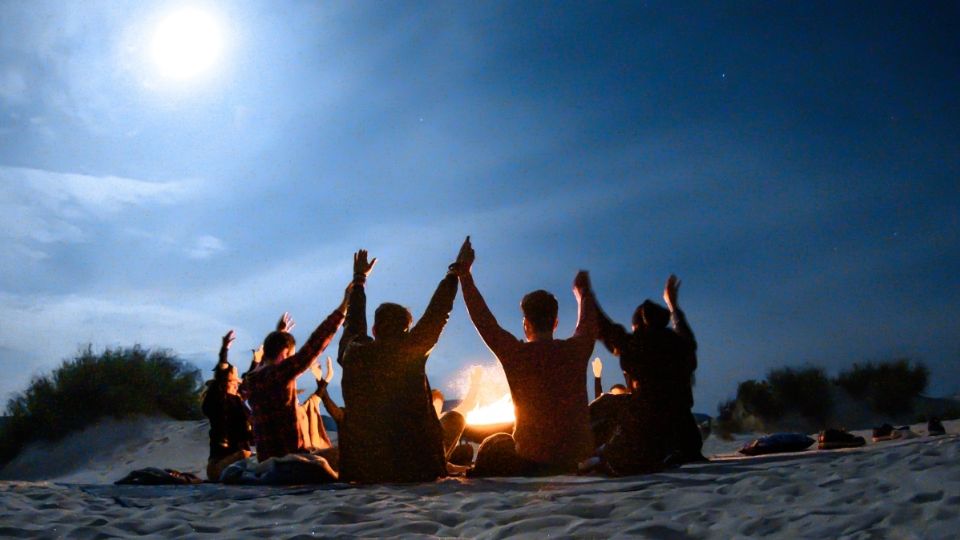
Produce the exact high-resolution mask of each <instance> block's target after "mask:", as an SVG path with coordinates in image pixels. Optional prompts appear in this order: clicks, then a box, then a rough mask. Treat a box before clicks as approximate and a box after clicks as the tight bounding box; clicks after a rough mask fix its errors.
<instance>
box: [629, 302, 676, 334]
mask: <svg viewBox="0 0 960 540" xmlns="http://www.w3.org/2000/svg"><path fill="white" fill-rule="evenodd" d="M669 322H670V310H668V309H667V308H665V307H663V306H661V305H660V304H658V303H656V302H654V301H653V300H649V299H647V300H644V302H643V303H642V304H640V305H639V306H638V307H637V310H636V311H634V312H633V330H634V331H636V330H637V329H638V328H665V327H666V326H667V324H668V323H669Z"/></svg>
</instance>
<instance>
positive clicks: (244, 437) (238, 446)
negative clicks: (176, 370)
mask: <svg viewBox="0 0 960 540" xmlns="http://www.w3.org/2000/svg"><path fill="white" fill-rule="evenodd" d="M234 339H235V334H234V332H233V330H230V331H229V332H227V334H226V335H225V336H223V340H222V344H221V346H220V360H219V362H217V366H216V367H215V368H214V369H213V380H211V381H208V382H207V385H206V389H205V390H204V394H203V404H202V405H201V410H202V411H203V414H204V416H206V417H207V418H208V419H209V420H210V457H209V459H208V460H207V478H208V479H209V480H211V481H213V482H216V481H218V480H219V479H220V473H221V472H223V469H224V468H226V467H227V466H228V465H230V464H231V463H234V462H236V461H240V460H241V459H246V458H248V457H250V454H251V452H250V443H251V442H252V441H253V432H252V431H251V430H250V412H249V411H248V410H247V406H246V405H245V404H244V403H243V399H242V398H241V397H240V392H239V388H240V377H238V376H237V368H235V367H234V366H233V365H231V364H230V362H229V361H228V360H227V351H228V349H230V344H231V343H233V340H234Z"/></svg>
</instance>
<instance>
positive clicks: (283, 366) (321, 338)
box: [275, 284, 353, 379]
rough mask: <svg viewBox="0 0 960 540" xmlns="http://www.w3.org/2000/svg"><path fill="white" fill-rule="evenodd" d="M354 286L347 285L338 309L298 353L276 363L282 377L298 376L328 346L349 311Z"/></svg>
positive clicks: (291, 377) (311, 335) (314, 332)
mask: <svg viewBox="0 0 960 540" xmlns="http://www.w3.org/2000/svg"><path fill="white" fill-rule="evenodd" d="M352 288H353V286H352V284H351V285H347V289H346V291H344V295H343V301H342V302H341V303H340V305H339V306H337V309H335V310H333V313H331V314H330V315H329V316H327V318H326V319H325V320H324V321H323V322H322V323H320V326H318V327H317V328H316V330H314V331H313V333H312V334H310V337H309V338H308V339H307V342H306V343H304V344H303V347H301V348H300V350H299V351H297V353H296V354H294V355H293V356H291V357H289V358H287V359H286V360H284V361H282V362H280V363H279V364H275V368H276V369H277V370H279V372H280V374H281V375H280V377H282V378H284V379H294V378H296V377H297V376H298V375H300V374H301V373H303V372H305V371H306V370H307V369H309V368H310V365H311V364H313V362H314V361H315V360H316V359H317V357H318V356H320V353H321V352H323V350H324V349H326V348H327V345H329V344H330V341H332V340H333V336H334V334H336V333H337V329H339V328H340V324H341V323H343V319H344V316H345V313H346V311H347V298H348V297H349V295H350V291H351V289H352Z"/></svg>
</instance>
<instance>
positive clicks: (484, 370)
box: [451, 363, 516, 426]
mask: <svg viewBox="0 0 960 540" xmlns="http://www.w3.org/2000/svg"><path fill="white" fill-rule="evenodd" d="M478 370H479V371H480V372H481V373H480V376H479V377H476V380H473V377H474V376H476V371H478ZM473 385H476V388H473ZM451 386H452V387H453V392H454V395H456V394H459V395H461V396H475V397H474V398H469V397H468V398H466V399H467V400H468V401H471V402H473V399H475V400H476V401H475V402H476V406H474V407H473V408H472V409H466V410H467V411H468V412H467V413H466V420H467V424H468V425H471V426H489V425H494V424H511V423H513V422H514V421H515V420H516V414H515V412H514V408H513V397H512V396H511V395H510V385H509V384H507V377H506V375H505V374H504V373H503V368H502V367H500V364H499V363H493V364H489V363H487V364H474V365H471V366H468V367H466V368H464V369H463V371H461V372H460V375H459V376H458V377H457V380H456V381H454V383H453V384H452V385H451ZM471 390H473V391H471ZM467 407H470V406H469V405H467Z"/></svg>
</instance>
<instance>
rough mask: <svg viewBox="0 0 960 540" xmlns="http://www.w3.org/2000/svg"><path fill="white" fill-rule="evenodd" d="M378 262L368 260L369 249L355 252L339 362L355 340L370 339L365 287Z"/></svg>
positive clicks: (339, 348)
mask: <svg viewBox="0 0 960 540" xmlns="http://www.w3.org/2000/svg"><path fill="white" fill-rule="evenodd" d="M376 264H377V258H376V257H374V258H373V260H370V261H368V260H367V250H365V249H361V250H359V251H357V252H356V253H354V254H353V283H352V287H353V288H352V289H351V291H350V297H349V299H348V302H347V319H346V322H345V323H344V325H343V334H342V335H341V336H340V346H339V347H338V350H337V363H338V364H341V365H343V355H344V354H346V352H347V347H349V346H350V344H351V343H353V342H355V341H368V340H369V339H370V336H369V335H368V334H367V293H366V291H365V290H364V287H365V285H366V283H367V276H369V275H370V272H372V271H373V267H374V266H376Z"/></svg>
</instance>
